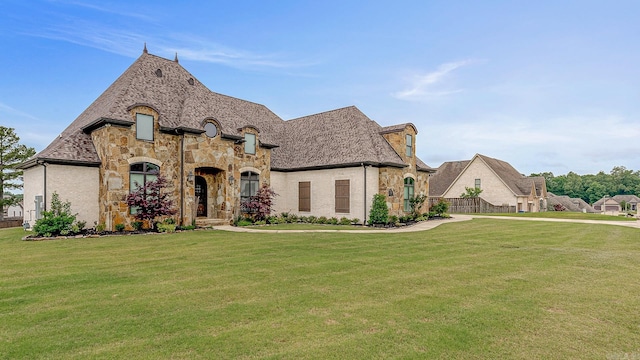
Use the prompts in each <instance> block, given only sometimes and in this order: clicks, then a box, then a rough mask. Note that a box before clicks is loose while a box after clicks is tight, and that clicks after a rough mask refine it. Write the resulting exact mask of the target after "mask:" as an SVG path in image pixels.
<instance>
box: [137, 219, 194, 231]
mask: <svg viewBox="0 0 640 360" xmlns="http://www.w3.org/2000/svg"><path fill="white" fill-rule="evenodd" d="M142 224H144V223H143V222H142V221H132V222H131V227H132V228H133V230H136V231H140V229H142ZM194 228H195V226H194Z"/></svg>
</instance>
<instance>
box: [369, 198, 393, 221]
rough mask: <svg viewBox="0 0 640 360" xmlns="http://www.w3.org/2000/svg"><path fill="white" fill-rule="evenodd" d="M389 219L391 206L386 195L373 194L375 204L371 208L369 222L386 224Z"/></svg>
mask: <svg viewBox="0 0 640 360" xmlns="http://www.w3.org/2000/svg"><path fill="white" fill-rule="evenodd" d="M388 220H389V208H388V207H387V201H386V199H385V197H384V195H382V194H375V195H373V204H372V205H371V210H369V224H386V223H387V221H388Z"/></svg>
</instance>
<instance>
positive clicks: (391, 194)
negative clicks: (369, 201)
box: [379, 124, 429, 216]
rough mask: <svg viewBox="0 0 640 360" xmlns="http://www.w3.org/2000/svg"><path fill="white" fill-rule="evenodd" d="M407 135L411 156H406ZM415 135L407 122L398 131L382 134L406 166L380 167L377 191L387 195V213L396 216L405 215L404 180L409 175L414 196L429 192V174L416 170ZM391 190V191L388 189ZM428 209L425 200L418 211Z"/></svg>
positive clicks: (414, 130)
mask: <svg viewBox="0 0 640 360" xmlns="http://www.w3.org/2000/svg"><path fill="white" fill-rule="evenodd" d="M407 135H411V138H412V140H413V144H412V146H411V156H407V151H406V149H407V141H406V139H407ZM416 135H417V131H416V129H415V128H414V127H413V126H412V125H409V124H407V125H406V126H405V127H404V129H402V130H399V131H393V132H387V133H384V134H383V136H384V138H385V139H386V140H387V142H388V143H389V145H391V147H393V149H394V150H395V151H396V152H397V153H398V155H399V156H400V157H401V158H402V161H404V162H405V163H406V164H408V165H409V166H408V167H405V168H394V167H383V168H381V169H380V178H379V193H380V194H384V195H385V196H386V197H387V206H388V207H389V214H390V215H396V216H403V215H406V214H407V212H405V211H404V180H405V178H407V177H410V178H412V179H413V180H414V196H417V195H428V194H429V174H428V173H427V172H422V171H418V170H417V166H416ZM389 190H391V191H389ZM427 210H428V205H427V202H426V201H425V203H424V205H423V206H422V207H421V208H420V209H419V211H420V212H426V211H427Z"/></svg>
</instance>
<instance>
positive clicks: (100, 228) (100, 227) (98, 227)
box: [96, 223, 107, 233]
mask: <svg viewBox="0 0 640 360" xmlns="http://www.w3.org/2000/svg"><path fill="white" fill-rule="evenodd" d="M106 228H107V226H106V225H105V224H104V223H102V224H98V225H96V232H98V233H101V232H104V230H105V229H106Z"/></svg>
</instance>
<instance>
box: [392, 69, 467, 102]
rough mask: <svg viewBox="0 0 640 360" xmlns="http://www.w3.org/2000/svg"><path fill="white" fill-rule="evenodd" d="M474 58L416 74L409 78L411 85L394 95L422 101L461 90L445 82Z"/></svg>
mask: <svg viewBox="0 0 640 360" xmlns="http://www.w3.org/2000/svg"><path fill="white" fill-rule="evenodd" d="M474 62H475V61H474V60H463V61H456V62H448V63H444V64H442V65H440V66H438V69H437V70H435V71H432V72H430V73H427V74H416V75H413V76H411V78H410V79H409V83H410V84H409V86H408V87H407V88H406V89H405V90H402V91H398V92H396V93H393V94H392V95H393V96H394V97H395V98H397V99H401V100H410V101H416V100H418V101H420V100H429V99H432V98H436V97H442V96H447V95H451V94H455V93H458V92H461V91H462V89H451V88H449V85H447V84H444V83H445V80H446V78H447V77H449V75H450V74H451V73H452V72H454V71H455V70H457V69H459V68H461V67H464V66H468V65H469V64H472V63H474Z"/></svg>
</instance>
